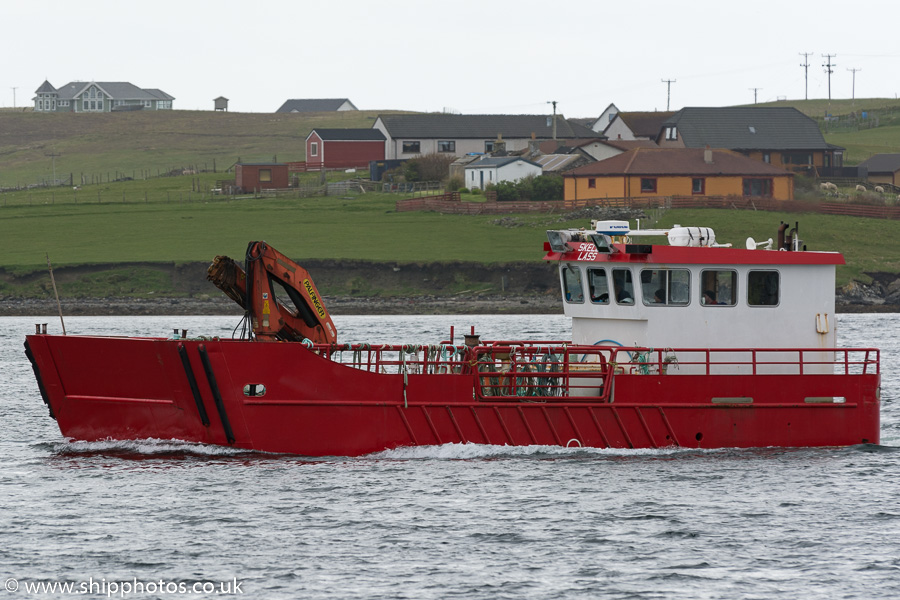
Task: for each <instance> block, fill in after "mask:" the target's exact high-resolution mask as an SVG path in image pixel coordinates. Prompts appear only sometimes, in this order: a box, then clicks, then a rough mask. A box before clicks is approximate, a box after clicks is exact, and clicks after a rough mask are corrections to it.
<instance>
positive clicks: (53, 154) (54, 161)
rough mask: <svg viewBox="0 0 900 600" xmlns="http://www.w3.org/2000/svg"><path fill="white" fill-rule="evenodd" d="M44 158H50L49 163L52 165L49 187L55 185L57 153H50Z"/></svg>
mask: <svg viewBox="0 0 900 600" xmlns="http://www.w3.org/2000/svg"><path fill="white" fill-rule="evenodd" d="M46 156H49V157H50V162H51V164H52V165H53V183H52V184H51V185H56V157H57V156H59V153H58V152H51V153H50V154H47V155H46Z"/></svg>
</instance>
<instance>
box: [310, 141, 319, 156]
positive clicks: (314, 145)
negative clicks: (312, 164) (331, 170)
mask: <svg viewBox="0 0 900 600" xmlns="http://www.w3.org/2000/svg"><path fill="white" fill-rule="evenodd" d="M309 155H310V156H318V155H319V143H318V142H310V144H309Z"/></svg>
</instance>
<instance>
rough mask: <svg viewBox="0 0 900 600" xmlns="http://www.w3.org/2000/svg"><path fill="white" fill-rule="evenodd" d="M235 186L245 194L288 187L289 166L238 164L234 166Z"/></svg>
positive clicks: (278, 164)
mask: <svg viewBox="0 0 900 600" xmlns="http://www.w3.org/2000/svg"><path fill="white" fill-rule="evenodd" d="M234 186H235V187H237V188H239V189H241V190H243V192H244V193H249V192H253V191H255V190H277V189H284V188H286V187H288V166H287V165H286V164H284V163H238V164H236V165H234Z"/></svg>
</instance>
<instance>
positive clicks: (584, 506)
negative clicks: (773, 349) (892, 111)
mask: <svg viewBox="0 0 900 600" xmlns="http://www.w3.org/2000/svg"><path fill="white" fill-rule="evenodd" d="M37 322H46V323H48V325H49V330H50V332H51V333H53V332H57V333H58V332H60V329H61V327H60V324H59V319H58V317H47V318H43V319H40V318H34V317H15V318H12V317H5V318H0V373H2V381H3V390H4V393H3V395H2V400H0V402H2V413H0V414H2V420H0V428H2V429H0V586H3V587H2V589H0V599H2V598H3V597H8V598H30V597H34V598H71V597H79V596H80V597H116V598H182V597H184V598H188V597H189V598H228V597H238V596H244V597H251V598H292V599H293V598H303V599H316V598H340V599H345V598H346V599H355V598H398V599H399V598H408V599H422V598H434V599H445V598H466V599H470V598H471V599H484V600H495V599H502V598H528V599H554V600H557V599H570V598H623V599H625V598H633V599H658V598H728V599H737V598H748V599H750V598H754V599H755V598H760V599H762V598H802V599H813V598H822V599H825V598H828V599H831V598H859V599H866V600H869V599H874V598H885V599H887V598H897V597H900V477H898V474H900V471H898V467H900V452H898V450H900V409H898V406H897V398H898V393H900V366H898V360H897V359H898V352H900V342H898V341H897V339H898V333H900V315H893V314H890V315H883V314H882V315H840V316H839V319H838V337H839V339H840V343H841V345H842V346H866V347H873V346H874V347H879V348H881V350H882V353H881V367H882V394H881V398H882V402H883V408H882V434H881V437H882V441H881V445H879V446H874V445H867V446H857V447H852V448H817V449H780V448H763V449H751V450H728V449H726V450H678V449H664V450H599V449H574V448H573V449H563V448H555V447H524V448H511V447H497V446H476V445H459V444H448V445H444V446H438V447H423V448H409V449H400V450H394V451H388V452H381V453H378V454H374V455H370V456H365V457H361V458H322V459H308V458H303V457H296V456H280V455H271V454H264V453H252V452H241V451H235V450H232V449H227V448H218V447H208V446H200V445H195V444H186V443H181V442H171V441H152V440H151V441H140V442H96V443H84V442H72V441H66V440H65V439H63V438H62V436H61V435H60V433H59V429H58V428H57V427H56V423H55V422H54V421H53V420H51V419H50V418H49V417H48V416H47V409H46V407H45V406H44V404H43V403H42V401H41V398H40V394H39V392H38V389H37V385H36V383H35V380H34V377H33V374H32V371H31V366H30V364H29V363H28V361H27V359H26V358H25V355H24V352H23V346H22V344H23V341H24V336H25V335H26V334H27V333H30V332H33V331H34V323H37ZM335 323H336V325H337V328H338V331H339V336H340V339H341V340H342V341H346V342H370V343H373V342H390V343H434V342H437V341H440V340H443V339H447V338H449V332H450V327H451V326H454V328H455V335H456V337H457V338H459V337H461V335H462V334H463V333H468V332H469V330H470V327H471V326H472V325H474V326H475V330H476V333H481V334H482V335H483V336H484V337H485V338H494V339H498V338H506V339H510V338H532V339H565V338H567V337H568V328H569V323H568V320H567V319H565V317H562V316H545V315H528V316H507V315H504V316H496V315H489V316H454V317H436V316H429V317H403V316H390V317H386V316H367V317H352V316H345V317H336V318H335ZM237 325H238V323H237V319H235V318H233V317H185V316H178V317H134V318H132V317H129V318H114V317H80V318H70V319H67V320H66V328H67V330H68V332H69V333H70V334H71V333H77V334H92V333H97V334H114V335H153V336H162V337H164V336H166V335H168V334H171V332H172V330H173V329H175V328H178V329H179V330H180V329H188V330H189V335H218V336H223V337H225V336H230V335H231V333H232V331H233V330H234V328H235V327H236V326H237ZM4 594H5V596H4Z"/></svg>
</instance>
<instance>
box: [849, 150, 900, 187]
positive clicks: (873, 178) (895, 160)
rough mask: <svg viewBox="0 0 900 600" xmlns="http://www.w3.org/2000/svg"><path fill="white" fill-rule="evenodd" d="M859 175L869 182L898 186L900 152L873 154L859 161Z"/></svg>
mask: <svg viewBox="0 0 900 600" xmlns="http://www.w3.org/2000/svg"><path fill="white" fill-rule="evenodd" d="M858 169H859V176H860V177H861V178H863V179H865V180H867V181H868V182H869V183H873V184H876V185H877V184H879V183H889V184H891V185H897V186H900V154H874V155H872V156H871V157H869V158H867V159H866V160H864V161H862V162H861V163H859V167H858Z"/></svg>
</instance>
